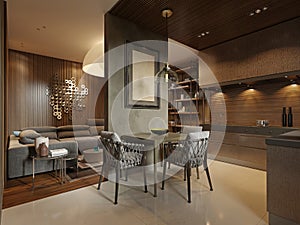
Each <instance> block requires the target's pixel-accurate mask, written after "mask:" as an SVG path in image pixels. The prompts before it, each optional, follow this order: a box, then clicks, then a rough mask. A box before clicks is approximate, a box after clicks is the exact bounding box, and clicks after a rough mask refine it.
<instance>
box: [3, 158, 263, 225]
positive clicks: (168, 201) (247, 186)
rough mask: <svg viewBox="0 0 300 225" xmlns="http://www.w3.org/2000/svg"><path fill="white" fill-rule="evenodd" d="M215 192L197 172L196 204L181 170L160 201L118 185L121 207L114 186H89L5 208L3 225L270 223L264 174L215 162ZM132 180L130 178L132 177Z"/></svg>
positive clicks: (159, 193)
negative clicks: (116, 200)
mask: <svg viewBox="0 0 300 225" xmlns="http://www.w3.org/2000/svg"><path fill="white" fill-rule="evenodd" d="M210 172H211V177H212V180H213V185H214V191H213V192H210V191H209V189H208V184H207V179H206V175H205V173H201V177H200V179H199V180H197V179H196V177H195V174H194V173H193V177H192V203H191V204H188V203H187V201H186V183H185V182H184V181H183V179H182V178H183V177H182V176H183V173H182V172H179V173H178V174H176V175H175V176H174V177H172V178H170V179H169V180H167V182H166V188H165V190H164V191H162V190H160V189H159V190H158V197H157V198H154V197H153V196H152V195H151V192H153V188H152V187H151V186H150V187H149V191H150V193H144V192H143V191H142V187H137V186H135V187H127V186H123V185H122V186H121V187H120V195H119V204H118V205H114V204H112V199H113V196H114V184H113V183H112V182H105V183H103V186H102V190H101V191H100V192H98V191H97V190H96V186H90V187H86V188H82V189H78V190H75V191H71V192H68V193H64V194H60V195H56V196H53V197H49V198H45V199H42V200H38V201H35V202H30V203H26V204H23V205H20V206H16V207H12V208H8V209H5V210H3V214H2V225H27V224H30V225H50V224H51V225H52V224H55V225H67V224H72V225H94V224H100V225H101V224H103V225H104V224H105V225H119V224H122V225H127V224H128V225H169V224H170V225H171V224H172V225H190V224H193V225H195V224H197V225H267V224H268V222H267V212H266V173H265V172H263V171H259V170H254V169H249V168H245V167H240V166H236V165H231V164H227V163H222V162H218V161H214V162H212V163H211V165H210ZM129 179H130V177H129Z"/></svg>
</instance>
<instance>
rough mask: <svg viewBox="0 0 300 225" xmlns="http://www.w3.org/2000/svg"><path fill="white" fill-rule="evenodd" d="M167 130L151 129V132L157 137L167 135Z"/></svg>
mask: <svg viewBox="0 0 300 225" xmlns="http://www.w3.org/2000/svg"><path fill="white" fill-rule="evenodd" d="M168 131H169V130H168V129H165V128H154V129H151V132H152V133H153V134H157V135H163V134H166V133H168Z"/></svg>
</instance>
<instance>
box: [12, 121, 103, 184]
mask: <svg viewBox="0 0 300 225" xmlns="http://www.w3.org/2000/svg"><path fill="white" fill-rule="evenodd" d="M87 124H88V125H67V126H60V127H53V126H47V127H43V126H42V127H28V128H23V129H22V130H21V131H22V132H23V131H26V130H33V131H36V132H37V133H38V134H40V135H41V136H44V137H49V149H57V148H66V149H68V152H69V155H70V156H72V157H73V158H75V160H73V162H72V161H68V162H67V163H68V164H67V167H71V166H74V165H77V155H78V153H79V154H83V153H84V151H85V150H89V149H94V148H95V147H98V138H99V133H100V131H101V130H104V120H103V119H91V120H88V121H87ZM21 134H22V133H21ZM21 139H22V137H16V136H15V135H10V137H9V146H8V149H7V177H8V178H9V179H10V178H16V177H21V176H26V175H31V174H32V160H31V157H30V156H31V155H33V154H36V152H35V145H34V143H32V144H24V143H22V142H21ZM22 141H23V140H22ZM52 170H54V162H53V161H52V160H38V161H37V162H36V165H35V171H36V173H41V172H48V171H52Z"/></svg>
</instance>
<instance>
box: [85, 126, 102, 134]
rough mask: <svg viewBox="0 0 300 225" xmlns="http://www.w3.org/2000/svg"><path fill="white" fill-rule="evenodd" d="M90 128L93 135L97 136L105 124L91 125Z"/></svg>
mask: <svg viewBox="0 0 300 225" xmlns="http://www.w3.org/2000/svg"><path fill="white" fill-rule="evenodd" d="M89 130H90V134H91V135H92V136H97V135H100V132H101V131H103V130H104V126H91V127H90V129H89Z"/></svg>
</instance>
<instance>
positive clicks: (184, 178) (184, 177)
mask: <svg viewBox="0 0 300 225" xmlns="http://www.w3.org/2000/svg"><path fill="white" fill-rule="evenodd" d="M186 173H187V172H186V167H184V172H183V180H184V181H186Z"/></svg>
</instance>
